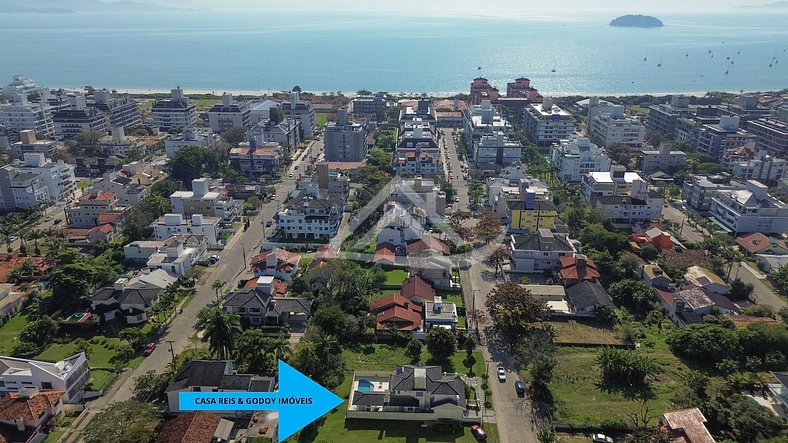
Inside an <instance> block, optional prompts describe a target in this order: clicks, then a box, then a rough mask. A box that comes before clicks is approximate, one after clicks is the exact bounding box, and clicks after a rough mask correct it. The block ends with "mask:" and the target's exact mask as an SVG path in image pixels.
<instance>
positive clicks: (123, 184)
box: [93, 171, 148, 206]
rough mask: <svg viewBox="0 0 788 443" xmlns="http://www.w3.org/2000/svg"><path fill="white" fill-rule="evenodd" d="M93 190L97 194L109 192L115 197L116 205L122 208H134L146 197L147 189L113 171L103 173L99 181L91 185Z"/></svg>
mask: <svg viewBox="0 0 788 443" xmlns="http://www.w3.org/2000/svg"><path fill="white" fill-rule="evenodd" d="M93 189H94V190H95V191H97V192H111V193H113V194H115V195H117V196H118V203H119V204H121V205H123V206H136V205H137V204H139V202H140V201H142V199H143V198H145V197H146V196H147V195H148V188H147V187H146V186H145V185H142V184H140V183H137V182H135V181H134V180H133V179H131V178H129V177H126V176H125V175H120V174H118V173H117V172H115V171H113V172H105V173H104V175H102V177H101V180H97V181H95V182H94V183H93Z"/></svg>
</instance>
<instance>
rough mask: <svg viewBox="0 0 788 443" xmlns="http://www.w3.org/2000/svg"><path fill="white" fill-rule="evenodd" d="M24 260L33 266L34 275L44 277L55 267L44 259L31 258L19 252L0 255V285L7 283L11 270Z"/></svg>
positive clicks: (53, 263) (51, 262)
mask: <svg viewBox="0 0 788 443" xmlns="http://www.w3.org/2000/svg"><path fill="white" fill-rule="evenodd" d="M25 260H30V261H31V262H33V265H34V266H35V268H36V270H35V273H34V274H35V275H36V276H44V275H47V274H49V272H50V271H52V269H53V268H54V267H55V262H53V261H52V260H49V259H46V258H44V257H31V256H27V255H24V254H20V253H19V252H14V253H13V254H6V253H0V283H8V277H9V275H10V274H11V270H12V269H14V268H16V267H17V266H19V265H20V264H22V262H24V261H25Z"/></svg>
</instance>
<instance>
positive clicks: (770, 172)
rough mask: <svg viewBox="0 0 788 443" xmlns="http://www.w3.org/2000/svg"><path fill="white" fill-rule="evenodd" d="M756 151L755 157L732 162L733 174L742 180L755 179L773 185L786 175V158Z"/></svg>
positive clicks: (787, 169)
mask: <svg viewBox="0 0 788 443" xmlns="http://www.w3.org/2000/svg"><path fill="white" fill-rule="evenodd" d="M766 152H767V151H766V150H761V151H758V154H757V156H756V158H755V159H752V160H747V161H740V162H735V163H733V165H732V166H733V176H734V177H737V178H741V179H742V180H745V181H746V180H757V181H759V182H761V183H766V184H771V185H774V184H776V183H778V182H779V181H780V180H782V179H783V177H788V160H786V159H784V158H776V157H774V156H771V155H769V154H767V153H766Z"/></svg>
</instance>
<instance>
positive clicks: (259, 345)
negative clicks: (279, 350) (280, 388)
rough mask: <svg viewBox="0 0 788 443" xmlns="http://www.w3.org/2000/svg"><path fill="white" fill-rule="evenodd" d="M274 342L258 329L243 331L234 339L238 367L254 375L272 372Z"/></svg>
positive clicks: (274, 361) (273, 366)
mask: <svg viewBox="0 0 788 443" xmlns="http://www.w3.org/2000/svg"><path fill="white" fill-rule="evenodd" d="M274 341H275V339H273V338H270V337H266V336H265V335H263V332H262V331H261V330H259V329H247V330H245V331H243V332H242V333H241V335H239V336H238V338H237V339H236V341H235V349H234V355H235V358H236V359H237V361H238V365H239V367H240V368H242V369H243V370H244V371H245V372H251V373H255V374H260V373H266V372H270V371H272V370H273V369H274V368H275V367H276V364H275V363H276V359H275V356H274V353H273V350H274V347H275V346H274Z"/></svg>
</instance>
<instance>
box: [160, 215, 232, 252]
mask: <svg viewBox="0 0 788 443" xmlns="http://www.w3.org/2000/svg"><path fill="white" fill-rule="evenodd" d="M151 227H152V228H153V235H154V236H155V237H156V238H157V239H159V240H165V239H168V238H170V237H172V236H173V235H178V234H183V235H189V234H193V235H202V236H204V237H205V239H206V240H207V241H208V247H209V248H219V219H218V218H217V217H206V216H204V215H202V214H194V215H192V216H191V219H185V218H184V217H183V215H182V214H164V215H163V216H162V217H160V218H159V219H158V220H156V221H155V222H153V223H151Z"/></svg>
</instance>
